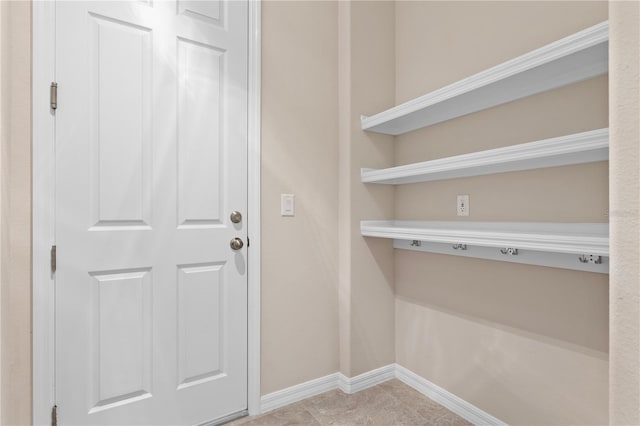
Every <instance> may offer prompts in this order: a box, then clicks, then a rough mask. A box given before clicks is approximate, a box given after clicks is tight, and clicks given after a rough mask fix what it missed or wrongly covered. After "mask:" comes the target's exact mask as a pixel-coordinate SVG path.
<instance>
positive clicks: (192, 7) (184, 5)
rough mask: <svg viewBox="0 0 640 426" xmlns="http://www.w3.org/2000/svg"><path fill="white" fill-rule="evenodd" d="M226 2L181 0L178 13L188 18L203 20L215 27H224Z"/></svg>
mask: <svg viewBox="0 0 640 426" xmlns="http://www.w3.org/2000/svg"><path fill="white" fill-rule="evenodd" d="M223 8H224V2H221V1H207V2H203V1H198V0H195V1H194V0H179V1H178V11H179V13H183V14H185V15H186V16H189V17H191V18H196V19H202V20H204V21H205V22H209V23H211V24H215V25H223V19H222V18H223V14H224V9H223Z"/></svg>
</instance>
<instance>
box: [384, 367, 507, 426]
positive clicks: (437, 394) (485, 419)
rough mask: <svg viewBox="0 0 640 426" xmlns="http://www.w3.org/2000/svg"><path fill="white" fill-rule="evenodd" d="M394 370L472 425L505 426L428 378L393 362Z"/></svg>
mask: <svg viewBox="0 0 640 426" xmlns="http://www.w3.org/2000/svg"><path fill="white" fill-rule="evenodd" d="M395 372H396V378H397V379H398V380H400V381H401V382H403V383H405V384H407V385H409V386H411V387H412V388H414V389H415V390H417V391H418V392H420V393H421V394H423V395H424V396H426V397H427V398H430V399H432V400H434V401H435V402H437V403H438V404H440V405H442V406H443V407H445V408H447V409H448V410H449V411H451V412H453V413H455V414H457V415H458V416H460V417H462V418H463V419H465V420H467V421H469V422H471V423H473V424H474V425H492V426H493V425H495V426H506V423H504V422H503V421H501V420H499V419H497V418H495V417H493V416H492V415H491V414H489V413H487V412H485V411H483V410H481V409H479V408H478V407H476V406H475V405H473V404H471V403H469V402H467V401H465V400H464V399H462V398H459V397H457V396H456V395H454V394H452V393H451V392H449V391H447V390H445V389H443V388H441V387H440V386H438V385H436V384H435V383H431V382H430V381H429V380H427V379H425V378H424V377H421V376H419V375H417V374H416V373H414V372H413V371H411V370H408V369H406V368H404V367H403V366H401V365H398V364H395Z"/></svg>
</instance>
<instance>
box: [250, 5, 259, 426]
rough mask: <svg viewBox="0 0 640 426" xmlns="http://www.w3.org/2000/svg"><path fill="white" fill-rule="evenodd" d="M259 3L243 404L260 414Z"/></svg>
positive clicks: (253, 62)
mask: <svg viewBox="0 0 640 426" xmlns="http://www.w3.org/2000/svg"><path fill="white" fill-rule="evenodd" d="M261 17H262V3H261V2H260V0H250V1H249V87H248V92H249V93H248V95H249V102H248V105H249V121H248V125H249V129H248V130H249V131H248V152H247V155H248V158H247V160H248V178H247V179H248V190H249V192H248V202H247V209H248V212H249V213H250V214H249V215H248V217H247V221H248V222H247V229H248V231H249V234H248V235H249V239H250V241H251V245H250V246H249V251H248V253H249V256H248V259H247V264H248V271H249V275H248V281H247V289H248V300H247V313H248V317H247V350H248V352H247V368H248V371H247V374H248V376H247V405H248V410H249V415H256V414H260V409H261V408H260V407H261V403H260V346H261V345H260V248H261V245H260V188H261V186H260V170H261V169H260V146H261V130H260V129H261V43H262V26H261V22H262V21H261V19H262V18H261Z"/></svg>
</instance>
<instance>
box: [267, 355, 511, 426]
mask: <svg viewBox="0 0 640 426" xmlns="http://www.w3.org/2000/svg"><path fill="white" fill-rule="evenodd" d="M393 378H397V379H398V380H400V381H402V382H403V383H405V384H407V385H409V386H411V387H412V388H414V389H415V390H417V391H418V392H420V393H421V394H423V395H425V396H426V397H428V398H430V399H432V400H434V401H435V402H437V403H438V404H440V405H442V406H444V407H445V408H447V409H448V410H450V411H451V412H453V413H455V414H457V415H458V416H460V417H462V418H464V419H465V420H467V421H469V422H471V423H473V424H474V425H490V426H506V423H504V422H503V421H501V420H498V419H497V418H495V417H493V416H492V415H491V414H489V413H486V412H484V411H482V410H481V409H479V408H478V407H476V406H475V405H473V404H471V403H469V402H467V401H465V400H463V399H461V398H459V397H457V396H455V395H454V394H452V393H451V392H449V391H447V390H445V389H443V388H441V387H440V386H438V385H436V384H435V383H431V382H430V381H429V380H427V379H425V378H424V377H421V376H418V375H417V374H416V373H414V372H413V371H411V370H408V369H406V368H404V367H402V366H401V365H398V364H389V365H386V366H384V367H380V368H377V369H375V370H371V371H368V372H366V373H363V374H360V375H358V376H355V377H347V376H345V375H344V374H342V373H334V374H329V375H328V376H324V377H320V378H318V379H314V380H310V381H308V382H304V383H301V384H299V385H295V386H291V387H289V388H286V389H282V390H279V391H277V392H273V393H270V394H267V395H264V396H263V397H262V398H261V411H262V413H266V412H267V411H271V410H275V409H276V408H280V407H284V406H286V405H289V404H293V403H294V402H298V401H301V400H303V399H306V398H310V397H312V396H316V395H319V394H321V393H324V392H328V391H330V390H333V389H340V390H341V391H343V392H344V393H355V392H359V391H361V390H364V389H367V388H370V387H372V386H375V385H377V384H380V383H383V382H386V381H387V380H390V379H393Z"/></svg>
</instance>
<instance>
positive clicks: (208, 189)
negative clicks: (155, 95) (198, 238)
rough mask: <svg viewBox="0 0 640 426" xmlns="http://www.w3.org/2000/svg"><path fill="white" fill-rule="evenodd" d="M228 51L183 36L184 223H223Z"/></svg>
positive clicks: (180, 55)
mask: <svg viewBox="0 0 640 426" xmlns="http://www.w3.org/2000/svg"><path fill="white" fill-rule="evenodd" d="M223 70H224V51H223V50H221V49H217V48H215V47H213V46H207V45H203V44H200V43H195V42H193V41H190V40H184V39H178V151H179V152H178V192H179V194H178V203H179V204H178V214H179V221H180V223H179V224H180V225H187V226H188V225H196V226H198V225H200V226H207V225H209V226H211V225H216V224H220V223H221V222H220V218H221V216H222V215H221V210H222V208H223V200H222V199H221V188H222V185H223V182H222V173H221V168H222V162H221V158H222V157H221V148H222V146H221V145H222V143H221V142H222V140H221V139H222V137H223V132H222V130H223V129H222V124H223V120H222V118H223V117H221V115H222V99H221V95H222V86H223V84H224V82H223V79H222V76H223Z"/></svg>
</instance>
